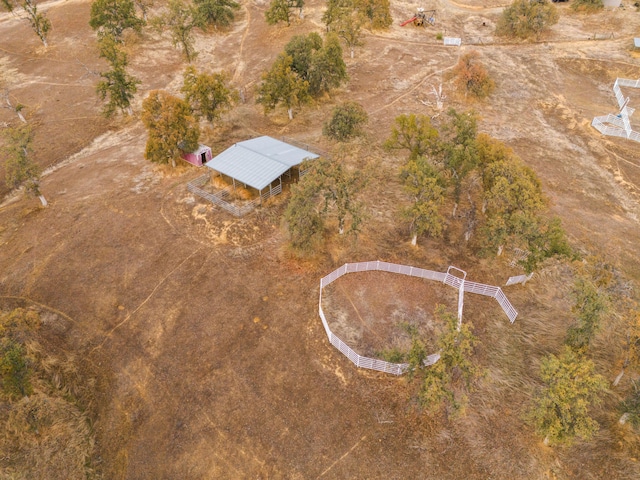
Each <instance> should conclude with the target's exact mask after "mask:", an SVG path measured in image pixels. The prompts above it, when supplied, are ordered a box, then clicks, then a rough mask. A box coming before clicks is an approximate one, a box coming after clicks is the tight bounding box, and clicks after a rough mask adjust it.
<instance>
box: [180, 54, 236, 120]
mask: <svg viewBox="0 0 640 480" xmlns="http://www.w3.org/2000/svg"><path fill="white" fill-rule="evenodd" d="M183 78H184V84H183V86H182V93H184V97H185V100H186V101H187V103H189V105H190V106H191V109H192V111H193V113H194V114H195V116H196V117H197V118H200V117H204V118H206V119H207V120H208V121H209V122H212V123H213V122H215V121H217V120H218V119H219V118H220V116H221V115H222V114H223V113H224V112H226V111H228V110H229V109H230V108H231V106H232V105H233V103H234V102H235V101H236V99H237V96H238V95H237V92H236V91H235V90H232V89H231V87H230V86H229V80H228V76H227V75H226V74H225V73H198V72H197V71H196V69H195V67H192V66H189V67H187V68H186V70H185V72H184V76H183Z"/></svg>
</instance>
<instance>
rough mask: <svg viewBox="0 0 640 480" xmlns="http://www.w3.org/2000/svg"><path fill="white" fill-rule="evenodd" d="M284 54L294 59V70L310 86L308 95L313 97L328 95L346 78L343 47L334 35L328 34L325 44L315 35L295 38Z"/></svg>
mask: <svg viewBox="0 0 640 480" xmlns="http://www.w3.org/2000/svg"><path fill="white" fill-rule="evenodd" d="M284 51H285V54H286V55H289V56H290V57H291V68H292V70H293V71H294V72H295V73H297V74H298V76H299V77H300V78H301V79H303V80H304V81H306V82H308V83H309V93H310V94H311V95H313V96H318V95H320V94H322V93H326V92H329V91H330V90H331V89H333V88H337V87H339V86H340V85H341V84H342V82H344V81H345V80H346V79H347V66H346V65H345V63H344V60H343V59H342V47H341V46H340V41H339V40H338V38H337V37H336V36H335V35H334V34H331V33H329V34H327V36H326V37H325V39H324V42H323V40H322V38H321V37H320V35H318V34H317V33H315V32H312V33H310V34H309V35H296V36H294V37H293V38H292V39H291V40H290V41H289V43H287V45H285V47H284Z"/></svg>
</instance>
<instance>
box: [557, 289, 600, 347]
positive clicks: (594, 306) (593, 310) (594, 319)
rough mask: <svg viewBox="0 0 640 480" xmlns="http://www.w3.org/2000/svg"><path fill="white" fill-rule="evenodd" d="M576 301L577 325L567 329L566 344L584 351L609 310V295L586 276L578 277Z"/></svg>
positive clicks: (574, 306)
mask: <svg viewBox="0 0 640 480" xmlns="http://www.w3.org/2000/svg"><path fill="white" fill-rule="evenodd" d="M573 297H574V299H575V303H574V305H573V308H572V311H573V313H575V314H576V316H577V319H576V320H577V321H576V324H575V325H572V326H571V327H569V330H568V331H567V339H566V344H567V345H569V346H570V347H571V348H573V349H574V350H576V351H578V352H584V351H585V350H586V349H587V348H588V347H589V345H590V344H591V341H592V340H593V337H594V336H595V334H596V333H597V332H598V330H600V323H601V319H602V316H603V315H604V314H605V313H606V312H607V307H608V301H607V296H606V295H605V294H604V293H602V292H601V291H600V290H599V289H598V287H596V285H595V284H594V283H593V282H591V281H590V280H589V279H586V278H578V279H577V280H576V282H575V284H574V286H573Z"/></svg>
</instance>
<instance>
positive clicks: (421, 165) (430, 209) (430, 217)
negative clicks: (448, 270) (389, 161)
mask: <svg viewBox="0 0 640 480" xmlns="http://www.w3.org/2000/svg"><path fill="white" fill-rule="evenodd" d="M400 179H401V180H402V184H403V186H404V190H405V192H406V193H407V194H408V195H409V196H410V197H411V205H410V206H409V207H407V208H405V209H404V210H403V212H402V213H403V216H404V217H405V218H406V219H407V220H409V222H410V227H409V228H410V232H411V245H414V246H415V245H416V243H417V239H418V236H420V235H426V236H428V237H439V236H440V235H441V234H442V231H443V230H444V217H443V216H442V214H441V213H440V208H441V206H442V203H443V201H444V194H445V182H444V180H443V178H442V176H441V175H440V172H438V170H437V169H436V168H435V167H433V166H432V165H431V164H430V163H429V162H428V161H427V159H426V158H425V157H418V158H416V159H412V160H409V161H408V162H407V164H406V165H405V166H404V167H403V168H402V170H401V171H400Z"/></svg>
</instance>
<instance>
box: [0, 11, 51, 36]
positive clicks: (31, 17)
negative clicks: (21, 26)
mask: <svg viewBox="0 0 640 480" xmlns="http://www.w3.org/2000/svg"><path fill="white" fill-rule="evenodd" d="M18 5H20V6H21V7H22V9H23V10H24V11H25V13H26V14H27V20H28V22H29V24H30V25H31V28H32V29H33V31H34V32H35V34H36V35H37V36H38V38H39V39H40V41H41V42H42V44H43V45H44V46H45V47H48V46H49V44H48V43H47V35H49V31H50V30H51V21H50V20H49V19H48V18H47V16H46V15H45V14H44V13H42V12H39V11H38V5H37V3H36V1H35V0H23V1H22V3H20V2H19V0H2V6H3V7H4V8H5V9H6V10H7V11H9V12H13V10H14V9H15V8H16V7H17V6H18Z"/></svg>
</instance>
